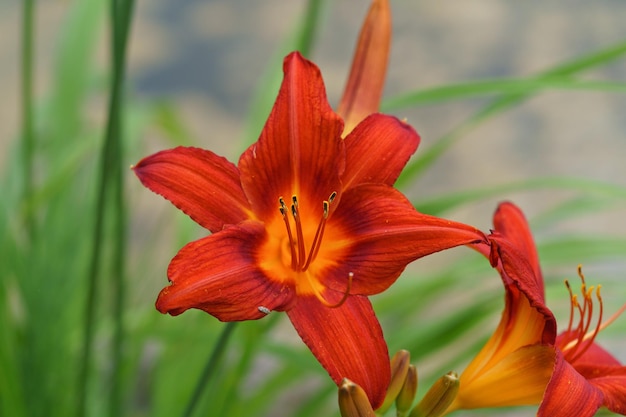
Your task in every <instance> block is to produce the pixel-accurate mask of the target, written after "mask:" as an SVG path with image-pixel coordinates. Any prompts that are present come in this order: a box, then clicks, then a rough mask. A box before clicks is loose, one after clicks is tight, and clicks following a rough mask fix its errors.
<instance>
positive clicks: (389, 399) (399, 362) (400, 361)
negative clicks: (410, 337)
mask: <svg viewBox="0 0 626 417" xmlns="http://www.w3.org/2000/svg"><path fill="white" fill-rule="evenodd" d="M410 361H411V354H410V353H409V352H408V351H407V350H404V349H402V350H399V351H398V352H397V353H396V354H395V355H393V358H391V381H390V382H389V388H387V395H386V396H385V400H384V401H383V404H382V405H381V406H380V407H379V408H378V410H376V411H377V412H378V414H381V415H382V414H385V412H386V411H387V410H388V409H389V407H391V404H393V403H394V401H395V400H396V397H397V396H398V394H399V393H400V390H401V389H402V385H404V380H405V379H406V373H407V371H408V370H409V362H410Z"/></svg>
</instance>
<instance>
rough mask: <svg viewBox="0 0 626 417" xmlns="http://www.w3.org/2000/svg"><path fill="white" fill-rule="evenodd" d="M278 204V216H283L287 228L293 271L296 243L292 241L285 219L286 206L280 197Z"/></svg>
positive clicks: (287, 222)
mask: <svg viewBox="0 0 626 417" xmlns="http://www.w3.org/2000/svg"><path fill="white" fill-rule="evenodd" d="M278 202H279V203H280V207H279V208H278V210H280V214H281V215H282V216H283V221H284V222H285V227H287V237H288V238H289V249H290V250H291V269H293V270H295V269H296V266H297V263H296V262H297V259H298V257H297V254H296V242H295V241H294V240H293V235H292V233H291V227H290V226H289V218H288V217H287V205H286V204H285V200H283V198H282V197H280V198H278Z"/></svg>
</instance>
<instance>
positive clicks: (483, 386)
mask: <svg viewBox="0 0 626 417" xmlns="http://www.w3.org/2000/svg"><path fill="white" fill-rule="evenodd" d="M554 357H555V350H554V348H553V347H552V346H547V345H531V346H523V347H520V348H519V349H517V350H515V351H512V352H509V353H508V354H507V355H506V356H505V357H503V358H501V359H500V360H499V361H498V362H497V363H496V364H494V366H492V367H490V368H489V369H488V370H484V371H483V372H481V373H480V374H478V375H475V376H474V378H467V377H466V375H465V374H463V375H461V386H462V389H460V390H459V394H458V396H457V398H456V399H455V401H454V403H453V404H452V405H451V407H450V409H449V411H451V410H454V409H473V408H488V407H505V406H516V405H531V404H537V403H538V402H539V401H541V397H542V395H543V392H544V390H545V388H546V385H547V384H548V381H549V380H550V375H551V373H552V368H553V365H554ZM572 415H574V414H572Z"/></svg>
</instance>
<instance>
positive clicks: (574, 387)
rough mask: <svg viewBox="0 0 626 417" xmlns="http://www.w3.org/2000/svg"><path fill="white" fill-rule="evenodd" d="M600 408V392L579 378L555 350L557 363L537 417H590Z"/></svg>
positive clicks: (574, 370)
mask: <svg viewBox="0 0 626 417" xmlns="http://www.w3.org/2000/svg"><path fill="white" fill-rule="evenodd" d="M601 405H602V392H601V391H600V390H599V389H598V388H595V387H593V386H592V385H591V384H589V382H588V381H587V380H586V379H585V377H583V376H582V375H580V374H579V373H578V372H577V371H576V369H574V367H573V366H572V365H570V364H569V363H568V362H567V361H566V360H565V359H564V358H563V353H561V351H559V350H557V354H556V363H555V364H554V371H553V373H552V377H551V378H550V382H549V383H548V386H547V388H546V392H545V394H544V397H543V401H542V402H541V405H540V406H539V411H538V412H537V416H538V417H571V416H576V417H592V416H593V415H595V413H596V411H597V410H598V408H600V406H601Z"/></svg>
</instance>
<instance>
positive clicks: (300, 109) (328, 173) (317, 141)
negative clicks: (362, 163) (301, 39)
mask: <svg viewBox="0 0 626 417" xmlns="http://www.w3.org/2000/svg"><path fill="white" fill-rule="evenodd" d="M283 70H284V72H285V77H284V79H283V83H282V85H281V87H280V91H279V93H278V98H277V99H276V103H275V104H274V108H273V109H272V112H271V114H270V116H269V118H268V120H267V123H266V125H265V127H264V128H263V132H262V133H261V136H260V138H259V140H258V142H257V143H255V144H253V145H252V146H251V147H250V148H248V149H247V150H246V151H245V152H244V153H243V154H242V155H241V158H240V160H239V170H240V171H241V183H242V185H243V189H244V191H245V193H246V195H247V197H248V199H249V201H250V203H251V204H252V208H253V210H254V212H255V213H257V214H258V215H259V216H261V219H262V220H267V219H269V218H271V217H275V216H276V214H277V211H278V198H279V197H284V198H285V199H290V198H291V196H292V195H298V197H299V198H300V199H302V196H301V194H303V193H304V194H305V197H306V198H305V199H302V200H304V201H303V203H304V204H305V205H306V204H314V205H315V209H316V210H317V211H318V212H319V209H320V207H321V206H322V201H324V200H327V199H328V197H329V195H330V194H331V193H332V192H333V191H336V192H340V191H341V186H340V182H339V175H340V174H341V173H342V172H343V169H344V164H345V151H344V145H343V140H342V139H341V131H342V129H343V122H342V120H341V118H340V117H339V116H337V115H336V114H335V112H333V110H332V109H331V107H330V105H329V104H328V100H327V99H326V90H325V88H324V82H323V80H322V76H321V74H320V71H319V69H318V68H317V66H315V64H313V63H312V62H310V61H307V60H306V59H304V58H303V57H302V55H300V53H298V52H294V53H291V54H290V55H288V56H287V57H286V58H285V62H284V67H283ZM259 184H262V186H259ZM305 210H306V209H305ZM311 211H312V212H313V210H312V209H311Z"/></svg>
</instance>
